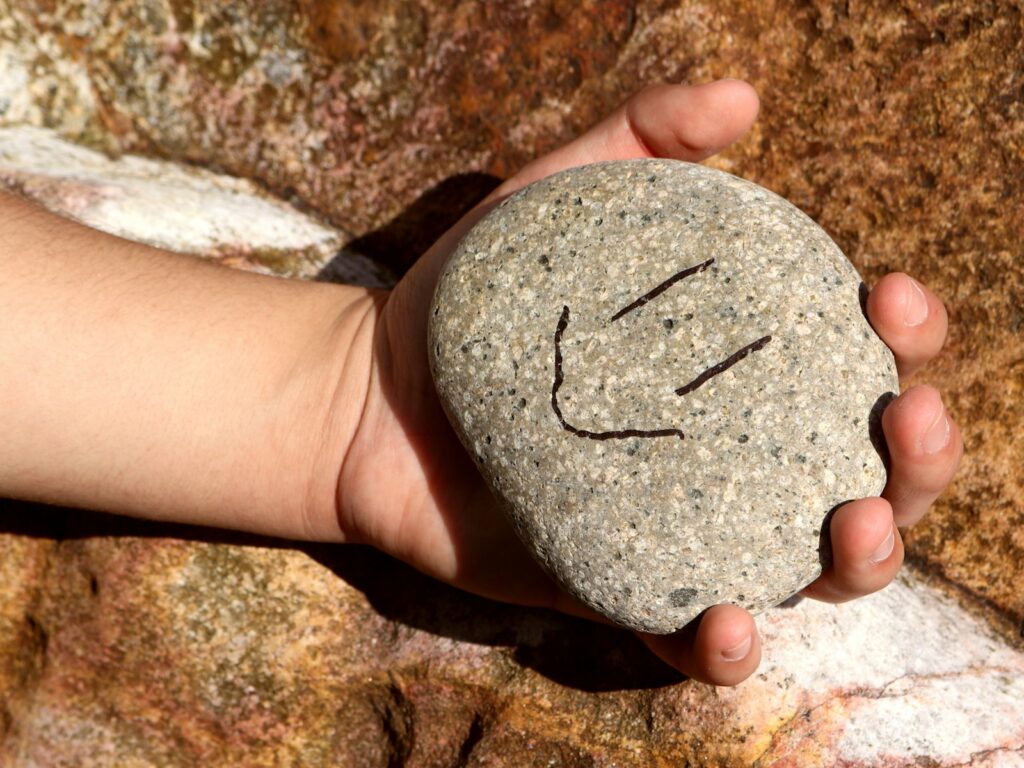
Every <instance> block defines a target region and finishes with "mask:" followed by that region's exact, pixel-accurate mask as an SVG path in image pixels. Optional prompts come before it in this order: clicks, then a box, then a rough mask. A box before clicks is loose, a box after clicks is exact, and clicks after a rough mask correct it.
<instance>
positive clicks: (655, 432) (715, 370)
mask: <svg viewBox="0 0 1024 768" xmlns="http://www.w3.org/2000/svg"><path fill="white" fill-rule="evenodd" d="M714 261H715V260H714V258H710V259H708V260H707V261H704V262H701V263H700V264H696V265H694V266H692V267H687V268H686V269H684V270H681V271H679V272H676V273H675V274H674V275H672V276H671V277H670V278H668V279H667V280H665V281H664V282H661V283H659V284H658V285H656V286H655V287H654V288H652V289H651V290H649V291H648V292H647V293H645V294H644V295H643V296H640V297H639V298H638V299H636V300H635V301H632V302H630V303H629V304H627V305H626V306H625V307H623V308H622V309H620V310H619V311H618V312H616V313H615V314H614V315H612V316H611V318H610V319H609V322H615V321H616V320H618V319H619V318H620V317H623V316H624V315H627V314H629V313H630V312H632V311H633V310H635V309H639V308H640V307H642V306H644V305H645V304H647V302H649V301H651V300H652V299H655V298H657V297H658V296H660V295H661V294H663V293H664V292H665V291H667V290H668V289H669V288H671V287H672V286H673V285H675V284H676V283H678V282H679V281H680V280H683V279H685V278H687V277H690V276H692V275H696V274H700V273H701V272H703V271H704V270H706V269H707V268H708V267H710V266H711V265H712V264H713V263H714ZM568 327H569V307H568V306H563V307H562V314H561V316H560V317H559V318H558V325H556V326H555V378H554V383H553V384H552V385H551V410H552V411H554V413H555V416H556V417H557V418H558V423H559V424H561V426H562V429H564V430H566V431H567V432H570V433H572V434H574V435H576V436H577V437H583V438H587V439H588V440H614V439H622V438H631V437H651V438H655V437H678V438H679V439H680V440H682V439H684V438H685V435H684V434H683V431H682V430H681V429H676V428H674V427H665V428H662V429H635V428H632V427H626V428H624V429H611V430H603V431H596V432H595V431H591V430H589V429H581V428H580V427H577V426H574V425H573V424H570V423H569V422H568V421H567V420H566V419H565V417H564V415H563V414H562V409H561V407H560V406H559V404H558V390H559V389H561V387H562V383H563V381H564V380H565V375H564V372H563V370H562V336H563V335H564V334H565V329H566V328H568ZM771 340H772V337H771V336H762V337H761V338H759V339H757V340H755V341H752V342H750V343H749V344H747V345H746V346H744V347H741V348H740V349H738V350H736V351H735V352H733V353H732V354H731V355H729V356H728V357H727V358H725V359H724V360H722V361H721V362H718V363H715V364H714V365H712V366H711V367H710V368H708V369H706V370H705V371H704V372H703V373H701V374H700V375H698V376H697V377H696V378H694V379H693V380H691V381H689V382H687V383H686V384H683V385H682V386H681V387H678V388H677V389H676V390H674V391H675V393H676V394H677V395H680V396H682V395H688V394H689V393H690V392H693V391H694V390H695V389H697V388H698V387H700V386H702V385H703V384H706V383H707V382H708V381H710V380H711V379H713V378H714V377H715V376H718V375H719V374H721V373H724V372H725V371H727V370H729V369H730V368H732V367H733V366H734V365H736V364H737V363H738V362H740V361H741V360H743V359H744V358H745V357H747V356H748V355H750V354H751V353H753V352H757V351H759V350H761V349H764V347H765V346H766V345H767V344H768V342H769V341H771Z"/></svg>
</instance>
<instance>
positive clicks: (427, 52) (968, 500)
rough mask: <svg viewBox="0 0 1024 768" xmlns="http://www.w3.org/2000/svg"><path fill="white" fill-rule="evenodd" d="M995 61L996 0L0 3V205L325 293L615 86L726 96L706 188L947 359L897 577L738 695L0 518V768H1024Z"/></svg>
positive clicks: (571, 643) (391, 252) (1012, 146)
mask: <svg viewBox="0 0 1024 768" xmlns="http://www.w3.org/2000/svg"><path fill="white" fill-rule="evenodd" d="M1022 40H1024V8H1022V6H1021V4H1020V3H1019V2H1015V1H1013V2H1011V1H1010V0H993V1H992V2H987V3H959V2H953V0H947V1H946V2H925V1H924V0H920V1H914V0H906V2H902V3H892V4H885V5H884V6H882V5H880V4H878V5H875V4H860V3H832V2H826V1H825V0H810V1H809V2H796V0H791V1H788V2H785V1H783V0H778V2H768V3H764V2H753V1H752V0H749V1H748V0H736V2H730V3H721V4H707V3H699V2H695V1H693V0H683V1H682V2H666V1H665V0H645V1H640V2H629V1H627V0H589V1H588V2H584V3H566V2H561V1H560V0H541V1H540V2H535V3H529V4H527V3H518V2H510V3H504V2H503V3H491V2H483V0H467V1H466V2H460V3H458V4H452V3H442V2H439V0H419V1H417V0H388V1H387V2H381V3H368V2H357V1H356V0H338V1H337V2H324V3H306V2H299V3H284V2H282V1H281V0H271V1H270V2H266V3H261V4H259V6H258V8H257V7H255V6H253V7H248V6H239V5H238V4H231V3H227V2H214V3H186V2H181V1H179V0H168V1H167V2H155V0H141V1H140V2H138V3H130V4H114V3H110V2H109V1H108V0H100V2H88V3H87V2H82V1H79V2H70V1H68V0H54V2H49V3H41V2H39V3H37V2H32V1H30V0H0V124H2V125H3V126H6V127H9V128H13V129H14V132H13V133H10V132H4V133H3V134H0V158H2V159H0V178H2V182H3V184H4V186H7V187H10V188H15V189H18V190H21V191H23V192H25V193H27V194H29V195H32V196H34V197H36V199H39V200H41V201H42V202H44V203H45V204H47V205H50V206H52V207H54V208H57V209H59V210H62V211H65V212H67V213H69V214H71V215H76V216H78V217H79V218H83V219H86V220H89V221H91V223H93V224H94V225H96V226H103V227H104V228H109V229H112V230H113V231H116V232H119V233H121V234H123V235H125V236H129V237H135V238H138V239H143V240H149V241H150V242H157V243H160V244H163V245H167V246H171V247H175V248H177V249H178V250H182V251H188V252H197V253H202V254H203V255H207V256H211V257H214V258H220V259H226V260H229V262H230V263H233V264H236V265H239V266H248V267H250V268H256V269H260V270H271V271H272V270H279V271H282V272H284V273H289V274H301V275H304V276H309V275H312V274H314V273H317V272H318V271H319V272H320V273H321V274H323V273H324V272H326V273H327V275H328V276H331V272H332V267H331V266H330V265H337V264H339V263H341V264H347V263H348V261H347V260H342V261H341V262H339V259H338V258H337V257H334V256H331V253H332V252H333V250H334V249H335V248H337V249H340V254H341V255H345V256H347V255H349V254H364V255H370V256H373V257H375V258H376V259H377V260H378V261H379V262H381V263H384V264H386V265H387V266H389V267H391V268H394V269H401V268H402V267H404V266H406V265H407V264H408V263H409V262H410V261H411V260H412V259H413V258H415V255H416V254H417V253H418V252H420V251H421V250H422V249H423V248H424V247H426V245H428V244H429V242H430V241H431V240H432V239H433V238H434V237H436V235H438V234H439V233H440V232H441V231H443V229H444V228H445V227H446V226H447V225H448V224H450V223H451V221H452V219H453V217H455V216H457V215H458V213H459V212H460V211H462V210H464V209H465V208H466V207H467V206H469V205H471V204H472V203H473V202H474V201H475V200H477V199H479V198H480V197H481V196H482V195H483V194H485V193H486V192H487V191H488V190H489V189H491V188H492V187H493V185H494V183H495V180H494V177H501V176H506V175H508V174H509V173H511V172H512V171H513V170H514V169H515V168H516V167H518V166H520V165H521V164H522V163H523V162H525V161H527V160H528V159H529V158H531V157H534V156H536V155H537V154H540V153H541V152H543V151H545V150H547V149H549V148H551V147H553V146H555V145H557V144H558V143H559V142H561V141H562V140H564V139H566V138H569V137H570V136H572V135H574V134H576V133H578V132H579V131H580V130H582V129H584V128H585V127H586V126H588V125H590V124H592V123H593V122H594V121H596V120H597V119H598V118H599V117H600V116H601V115H603V114H604V113H606V112H607V111H608V110H609V109H610V108H611V107H613V106H614V105H615V104H616V103H617V102H618V101H619V100H620V99H621V98H623V97H624V96H625V95H626V94H628V93H629V92H631V91H633V90H635V89H636V88H638V87H640V86H642V85H643V84H645V83H648V82H652V81H658V80H665V79H668V80H690V81H702V80H707V79H710V78H712V77H720V76H737V77H744V78H747V79H749V80H750V81H751V82H753V83H754V84H755V85H756V86H757V87H758V89H759V91H760V93H761V95H762V99H763V107H762V112H761V116H760V119H759V122H758V124H757V126H756V127H755V129H754V130H753V132H752V133H751V134H750V135H749V136H748V137H747V138H746V139H744V141H742V142H741V143H740V144H739V145H737V146H736V147H735V148H733V149H731V150H730V151H729V152H727V153H726V155H724V156H723V157H722V158H719V159H717V160H716V161H714V162H715V164H717V165H718V166H719V167H722V168H725V169H727V170H729V171H731V172H733V173H736V174H738V175H741V176H744V177H747V178H750V179H752V180H754V181H756V182H758V183H760V184H762V185H764V186H766V187H768V188H770V189H772V190H774V191H775V192H778V193H779V194H781V195H783V196H784V197H787V198H788V199H790V200H792V201H793V202H795V203H796V204H797V205H799V206H800V207H801V208H803V209H804V210H805V211H806V212H807V213H809V214H810V215H811V216H812V217H813V218H814V219H815V220H817V221H818V222H819V223H820V224H822V226H824V227H825V229H826V230H828V232H829V233H830V234H831V235H832V236H833V237H834V238H835V240H836V241H837V242H838V244H839V245H840V247H841V248H842V249H843V250H844V252H846V253H847V254H848V255H849V256H850V257H851V259H852V260H853V261H854V262H855V263H856V265H857V267H858V268H859V269H860V270H861V271H862V272H863V273H864V274H866V275H867V276H868V277H869V279H873V278H877V277H878V276H880V275H881V274H883V273H884V272H885V271H888V270H891V269H902V270H906V271H908V272H910V273H912V274H914V275H915V277H917V278H919V279H921V280H922V281H923V282H926V283H927V284H929V285H930V286H932V287H933V288H934V289H935V291H936V292H937V293H938V294H939V295H940V296H942V297H943V298H944V300H945V301H946V302H947V307H948V308H949V311H950V317H951V320H952V330H951V337H950V342H949V345H948V347H947V351H946V352H945V354H944V355H943V356H942V358H940V359H939V360H938V361H937V362H936V363H935V364H933V365H932V366H931V367H930V368H929V369H927V370H926V371H924V372H923V373H922V374H920V376H919V377H918V379H917V381H922V382H933V383H937V384H939V385H941V386H942V388H943V390H944V391H945V392H946V397H947V402H948V403H949V406H950V408H951V410H952V412H953V413H954V415H955V416H956V418H957V419H958V421H959V422H960V424H961V425H962V428H963V433H964V437H965V441H966V445H967V456H966V458H965V461H964V466H963V469H962V470H961V473H960V475H959V476H958V478H957V481H956V483H955V484H954V486H953V487H952V489H951V490H950V491H948V492H947V494H946V495H945V496H944V497H943V499H942V500H940V502H939V503H938V505H937V506H936V508H935V509H934V510H933V512H932V514H931V515H930V516H929V518H927V519H926V521H924V522H923V523H921V524H920V525H918V526H917V527H915V528H914V529H913V530H912V531H910V532H909V533H908V544H909V546H908V549H909V552H910V554H911V557H912V558H913V559H914V560H915V561H916V562H917V563H918V564H919V565H920V568H919V569H918V570H915V571H914V572H913V573H912V574H910V575H908V576H907V577H905V579H904V580H901V581H900V582H898V583H897V584H896V585H894V586H893V587H891V588H890V589H889V590H886V591H885V592H883V593H881V594H880V595H877V596H874V597H871V598H868V599H866V600H863V601H858V602H856V603H853V604H851V605H847V606H842V607H840V608H829V607H827V606H821V605H815V604H813V603H808V602H804V603H801V604H800V605H799V606H797V607H796V608H793V609H790V610H788V611H784V610H781V609H780V610H777V611H773V612H770V613H769V614H767V615H766V616H765V618H764V619H762V623H761V626H762V629H763V631H764V634H765V637H766V648H765V659H766V660H765V664H764V667H763V669H762V672H761V675H760V676H758V677H755V678H754V679H752V680H751V681H749V682H747V683H745V684H744V685H743V686H740V687H739V688H738V689H736V690H729V691H726V690H719V691H713V690H710V689H707V688H704V687H701V686H697V685H692V684H689V683H679V682H678V680H677V679H676V678H674V677H673V676H672V675H671V673H669V672H668V671H666V670H665V669H664V668H662V667H660V666H659V665H658V664H657V663H656V662H654V661H653V660H652V659H650V657H649V656H647V654H646V653H645V652H644V651H643V649H642V648H641V647H640V646H639V645H638V644H637V643H636V642H634V641H633V640H631V639H630V637H629V636H628V635H625V634H620V633H618V632H615V631H612V630H605V629H602V628H594V627H591V626H586V625H582V624H580V623H577V622H575V621H570V620H567V619H563V618H559V617H554V616H551V615H548V614H542V613H536V612H529V611H522V610H517V609H511V608H504V607H499V606H496V605H494V604H491V603H487V602H485V601H481V600H476V599H474V598H470V597H466V596H463V595H460V594H457V593H454V592H451V591H449V590H446V589H444V588H441V587H438V586H436V585H433V584H432V583H430V582H427V581H425V580H419V579H417V578H416V577H414V576H412V575H410V574H408V573H407V572H406V571H405V570H404V569H402V568H401V567H400V566H397V565H394V564H391V563H388V562H387V561H385V560H383V559H381V558H377V557H375V556H372V555H369V554H367V553H363V552H360V551H358V550H355V551H353V550H345V549H324V550H317V551H313V552H309V551H307V552H298V551H294V550H290V549H287V548H276V547H271V548H266V547H263V546H255V545H252V546H242V545H240V544H239V542H238V541H232V540H223V539H222V540H220V541H218V542H207V541H195V540H194V539H195V538H196V534H195V532H189V531H183V530H179V529H161V528H153V527H143V529H142V530H141V531H140V530H139V529H138V528H137V527H131V526H127V524H123V523H116V524H111V523H108V522H104V521H102V520H97V519H93V518H84V519H82V522H81V523H80V524H78V530H77V532H76V531H75V530H74V529H73V528H72V529H68V527H67V526H66V525H65V523H63V522H62V521H63V519H64V516H63V515H62V514H59V513H53V512H49V511H44V510H39V509H36V508H27V509H26V508H20V509H19V510H14V509H10V508H6V509H5V510H4V512H3V513H2V515H0V517H2V519H3V526H4V530H5V531H6V533H4V534H3V535H2V536H0V549H2V557H0V575H2V577H3V578H2V579H0V594H2V600H0V755H2V758H0V763H5V764H11V765H89V764H93V765H110V764H125V765H133V764H134V765H196V764H203V765H207V764H218V763H224V762H230V761H234V762H237V763H242V764H251V765H271V764H276V763H282V762H288V761H293V762H299V763H308V764H316V763H318V762H324V761H325V760H326V761H328V762H333V763H336V764H351V765H371V766H372V765H389V764H391V765H395V764H402V763H403V762H404V763H405V764H408V765H460V764H461V765H523V764H526V765H549V764H552V765H559V764H560V765H567V766H574V765H581V766H582V765H658V764H663V765H679V764H686V763H687V762H689V763H692V764H698V765H699V764H706V765H718V764H736V765H743V764H748V763H751V762H753V761H759V763H760V764H761V765H773V764H774V765H804V764H806V765H818V764H825V765H828V764H834V763H839V764H847V765H863V766H873V765H908V764H919V765H920V764H925V765H961V764H972V765H983V766H1009V765H1021V764H1022V763H1024V755H1022V752H1021V750H1022V745H1024V712H1022V707H1024V704H1022V703H1021V702H1022V701H1024V693H1022V692H1021V690H1020V680H1021V678H1022V674H1021V673H1022V668H1021V664H1022V662H1021V656H1020V650H1019V649H1020V647H1021V644H1022V640H1021V632H1022V630H1024V626H1022V621H1024V586H1022V585H1024V474H1022V473H1021V471H1020V468H1021V466H1024V440H1022V439H1021V438H1020V435H1021V434H1024V267H1022V266H1021V254H1022V252H1024V240H1022V236H1021V230H1020V222H1021V221H1024V175H1022V168H1024V107H1022V104H1024V43H1022ZM21 126H31V127H37V128H38V127H44V128H49V129H52V130H53V131H55V132H56V133H57V134H59V135H60V136H63V137H64V138H66V139H69V140H74V141H75V142H78V143H80V144H83V145H85V146H88V147H90V148H92V149H93V150H100V151H103V152H105V153H109V155H110V157H111V158H114V159H109V160H106V159H103V158H100V157H98V156H96V155H94V154H84V153H83V154H80V150H78V149H76V148H74V147H69V146H68V145H65V144H57V143H56V142H55V140H54V138H53V135H52V134H39V133H32V132H26V131H25V130H24V129H23V128H21ZM26 137H28V138H26ZM40 153H43V155H45V156H46V157H49V158H50V160H45V159H40ZM119 155H126V156H125V157H122V159H120V160H117V159H116V158H117V156H119ZM132 155H144V156H148V157H150V158H152V159H155V160H158V161H160V162H159V164H158V165H152V164H149V165H147V164H145V163H144V161H142V160H138V159H135V158H133V157H132ZM54 158H60V162H59V163H57V164H56V165H57V166H59V172H58V169H57V168H54V167H53V165H54V164H53V163H52V162H51V160H53V159H54ZM48 164H49V165H48ZM76 164H77V165H76ZM79 166H80V167H79ZM197 168H198V169H197ZM138 169H148V170H138ZM203 169H205V170H203ZM140 174H141V177H140ZM138 185H142V186H141V187H140V186H138ZM143 187H144V188H145V189H148V190H150V192H143V191H140V190H142V188H143ZM160 189H163V190H165V191H166V193H167V199H168V200H174V199H176V198H175V195H177V196H179V197H180V199H196V198H192V197H189V196H192V195H203V196H206V197H204V198H203V199H207V200H210V201H218V202H217V203H216V207H217V209H218V210H223V211H225V212H227V211H231V218H232V219H234V217H240V218H239V219H238V220H239V221H243V222H244V221H248V220H247V219H246V218H245V217H246V216H255V215H259V216H260V217H261V218H262V217H263V216H264V214H270V215H272V217H273V219H274V221H275V222H289V226H288V227H287V229H288V234H287V235H285V234H284V233H282V232H281V231H280V230H278V229H275V226H276V225H275V224H274V223H269V222H268V223H265V224H264V225H261V226H262V227H265V228H253V227H248V226H241V227H237V228H233V227H234V225H233V224H232V225H231V226H227V225H225V222H224V221H223V220H220V221H219V220H218V217H217V216H216V214H215V213H214V212H213V211H212V210H211V212H210V213H209V215H207V216H206V217H202V216H197V217H195V226H194V228H185V230H183V231H180V232H179V233H177V234H176V235H175V236H174V237H176V238H177V239H174V238H172V240H171V241H167V240H166V239H162V240H161V239H158V232H160V231H162V230H160V229H159V227H158V226H157V220H158V219H159V218H160V216H161V215H163V214H162V209H160V208H159V207H158V203H159V196H160V195H159V192H158V190H160ZM118 190H124V192H123V193H122V192H121V191H118ZM261 190H263V191H261ZM172 192H173V194H172ZM144 194H149V195H151V197H145V198H144V199H146V200H151V199H155V202H154V206H155V207H154V208H153V209H152V210H151V211H150V212H148V213H149V214H151V215H149V216H148V217H141V218H140V216H139V214H138V209H137V208H135V209H133V208H132V207H131V205H130V204H129V203H131V202H132V200H131V198H132V197H133V196H136V195H144ZM221 206H223V208H222V207H221ZM210 208H211V209H212V208H213V203H212V202H211V204H210ZM133 211H134V212H133ZM168 215H169V213H168ZM88 217H92V218H88ZM104 222H105V224H104ZM129 224H130V226H129ZM245 232H249V233H250V235H249V237H248V238H242V239H240V238H239V233H243V234H244V233H245ZM255 232H260V233H262V234H261V235H260V238H254V237H253V234H252V233H255ZM172 234H173V233H172ZM361 263H363V264H365V263H364V262H361ZM333 276H334V277H339V276H340V278H341V279H347V278H348V274H347V273H344V272H342V273H341V274H340V275H338V274H335V275H333ZM75 514H76V515H77V514H78V513H75ZM143 534H144V535H143ZM262 544H265V542H263V543H262Z"/></svg>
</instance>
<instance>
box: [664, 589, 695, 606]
mask: <svg viewBox="0 0 1024 768" xmlns="http://www.w3.org/2000/svg"><path fill="white" fill-rule="evenodd" d="M696 596H697V590H696V589H691V588H690V587H681V588H680V589H673V590H672V591H671V592H669V593H668V601H669V603H670V604H671V605H672V607H673V608H685V607H686V606H688V605H689V604H690V603H692V602H693V598H695V597H696Z"/></svg>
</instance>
